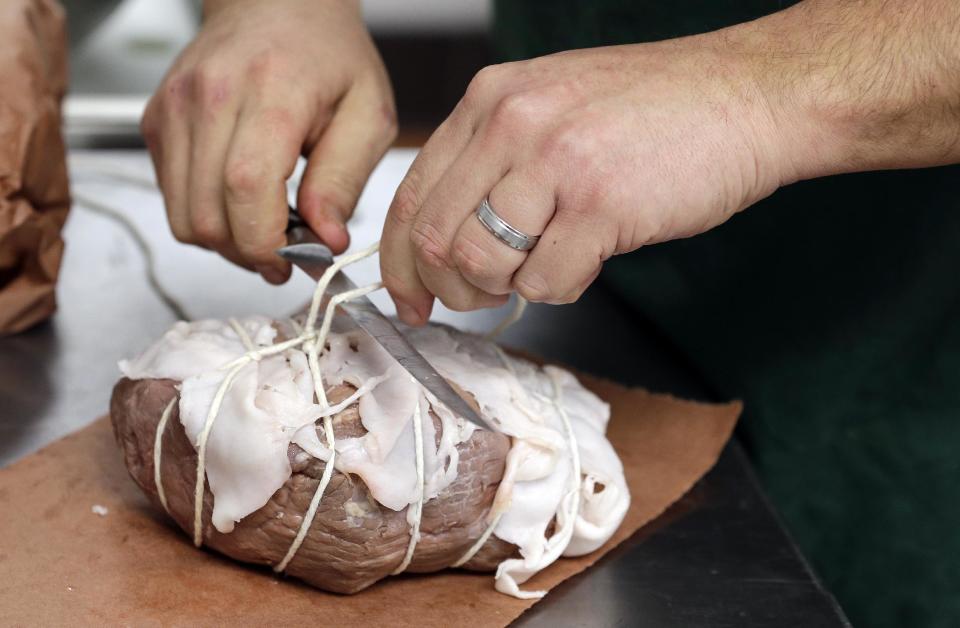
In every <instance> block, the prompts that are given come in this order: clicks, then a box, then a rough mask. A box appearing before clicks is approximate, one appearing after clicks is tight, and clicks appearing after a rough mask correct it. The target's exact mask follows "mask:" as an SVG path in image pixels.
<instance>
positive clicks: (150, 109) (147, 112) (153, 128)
mask: <svg viewBox="0 0 960 628" xmlns="http://www.w3.org/2000/svg"><path fill="white" fill-rule="evenodd" d="M158 106H159V104H158V102H157V99H156V97H154V98H151V99H150V102H149V103H147V106H146V108H145V109H144V110H143V116H142V117H141V118H140V135H142V136H143V140H144V141H145V142H146V143H147V145H148V146H150V145H151V144H153V143H154V142H156V141H157V137H158V132H159V129H158V124H157V107H158Z"/></svg>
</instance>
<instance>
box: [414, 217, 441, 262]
mask: <svg viewBox="0 0 960 628" xmlns="http://www.w3.org/2000/svg"><path fill="white" fill-rule="evenodd" d="M410 241H411V242H412V243H413V248H414V252H415V254H416V256H417V261H418V262H420V263H421V264H423V265H424V266H426V267H428V268H435V269H441V270H445V269H448V268H450V261H449V259H448V254H447V247H445V246H444V245H443V240H442V238H441V237H440V233H439V232H438V231H437V229H436V228H435V227H434V226H433V225H431V224H429V223H426V222H424V221H422V220H420V221H417V222H415V223H414V224H413V229H412V230H411V231H410Z"/></svg>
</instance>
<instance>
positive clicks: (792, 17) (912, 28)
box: [717, 0, 960, 182]
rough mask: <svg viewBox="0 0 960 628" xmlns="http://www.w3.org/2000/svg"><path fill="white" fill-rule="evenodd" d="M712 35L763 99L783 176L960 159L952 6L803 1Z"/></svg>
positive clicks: (959, 18)
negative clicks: (736, 56)
mask: <svg viewBox="0 0 960 628" xmlns="http://www.w3.org/2000/svg"><path fill="white" fill-rule="evenodd" d="M717 35H718V36H719V37H721V39H722V40H723V41H724V42H725V43H727V44H729V45H730V46H732V47H733V48H734V50H736V51H737V52H738V53H740V54H741V55H743V56H744V57H745V59H744V60H745V61H746V62H747V63H748V64H749V65H750V66H751V67H753V68H754V70H755V72H756V76H757V77H758V82H759V88H760V91H761V93H763V94H765V95H766V97H767V99H768V100H769V102H770V105H771V110H772V111H773V112H774V116H775V117H776V118H777V120H778V122H779V124H778V125H777V126H778V127H779V132H781V133H783V134H784V141H783V143H782V144H781V145H783V146H785V147H788V149H789V150H790V151H791V153H792V154H787V155H784V158H785V159H786V161H787V163H788V164H789V165H790V166H791V167H792V170H793V172H792V175H793V176H788V178H787V180H786V181H784V182H788V181H789V180H790V179H791V178H792V179H807V178H812V177H817V176H824V175H829V174H836V173H841V172H852V171H863V170H880V169H890V168H915V167H926V166H936V165H944V164H950V163H957V162H960V2H957V1H956V0H806V1H805V2H802V3H800V4H798V5H796V6H794V7H792V8H791V9H788V10H786V11H782V12H780V13H776V14H774V15H771V16H769V17H766V18H763V19H760V20H757V21H755V22H751V23H748V24H744V25H740V26H738V27H734V28H731V29H728V30H726V31H720V32H718V33H717ZM788 173H789V169H788Z"/></svg>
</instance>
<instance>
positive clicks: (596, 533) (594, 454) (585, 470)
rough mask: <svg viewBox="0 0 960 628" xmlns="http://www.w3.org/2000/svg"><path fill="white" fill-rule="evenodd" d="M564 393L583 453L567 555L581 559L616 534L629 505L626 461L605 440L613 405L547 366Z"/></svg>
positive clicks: (546, 368)
mask: <svg viewBox="0 0 960 628" xmlns="http://www.w3.org/2000/svg"><path fill="white" fill-rule="evenodd" d="M544 371H545V372H547V373H548V374H549V375H550V376H551V377H553V378H554V380H555V381H556V382H557V384H558V385H559V386H560V389H561V397H562V399H563V407H564V410H565V411H566V412H567V415H568V416H569V418H570V426H571V428H572V429H573V433H574V437H575V438H576V441H577V449H578V451H579V452H580V470H581V473H582V474H583V476H584V477H583V482H582V483H581V489H580V507H579V509H578V511H577V518H576V522H575V524H574V529H573V536H572V537H571V539H570V543H569V545H567V547H566V549H565V550H564V552H563V555H564V556H582V555H584V554H589V553H590V552H592V551H594V550H596V549H598V548H599V547H600V546H601V545H603V544H604V543H606V542H607V540H608V539H609V538H610V537H611V536H612V535H613V533H614V532H616V530H617V528H619V527H620V524H621V523H622V522H623V518H624V516H625V515H626V514H627V509H628V508H629V507H630V491H629V489H628V488H627V482H626V478H625V477H624V474H623V463H622V462H621V461H620V457H619V456H617V452H616V451H614V449H613V446H612V445H611V444H610V441H609V440H607V437H606V428H607V423H608V421H609V419H610V406H609V405H608V404H607V403H606V402H604V401H602V400H601V399H600V398H599V397H597V396H596V395H594V394H593V393H592V392H590V391H589V390H587V389H585V388H584V387H583V386H582V385H581V384H580V382H578V381H577V379H576V378H575V377H574V376H573V375H572V374H571V373H569V372H567V371H564V370H562V369H558V368H556V367H552V366H547V367H544Z"/></svg>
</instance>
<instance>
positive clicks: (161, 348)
mask: <svg viewBox="0 0 960 628" xmlns="http://www.w3.org/2000/svg"><path fill="white" fill-rule="evenodd" d="M240 325H241V326H242V327H243V328H244V330H245V331H246V332H247V334H249V336H250V338H251V339H252V340H253V343H254V344H255V345H257V346H262V347H265V346H268V345H270V344H271V343H272V342H273V339H274V338H275V337H276V330H274V328H273V326H272V325H271V324H270V319H268V318H266V317H263V316H251V317H249V318H246V319H244V320H243V321H241V322H240ZM246 351H247V349H246V347H245V346H244V344H243V341H242V340H241V339H240V337H239V336H237V332H236V331H234V329H233V327H231V326H230V325H229V324H227V323H225V322H223V321H219V320H201V321H193V322H189V323H187V322H184V321H179V322H177V323H175V324H174V325H173V327H172V328H170V330H169V331H167V332H166V333H165V334H164V335H163V337H161V338H160V340H158V341H156V342H155V343H153V344H152V345H151V346H150V347H149V348H147V350H146V351H144V352H143V353H142V354H140V355H139V356H138V357H136V358H135V359H133V360H121V361H120V363H119V367H120V372H121V373H123V374H124V376H125V377H128V378H130V379H150V378H159V379H166V378H169V379H176V380H181V381H182V380H185V379H187V378H188V377H193V376H194V375H200V374H202V373H206V372H208V371H214V370H216V369H219V368H220V367H221V366H223V365H224V364H226V363H228V362H230V361H231V360H233V359H235V358H237V357H239V356H241V355H243V354H244V353H245V352H246Z"/></svg>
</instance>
